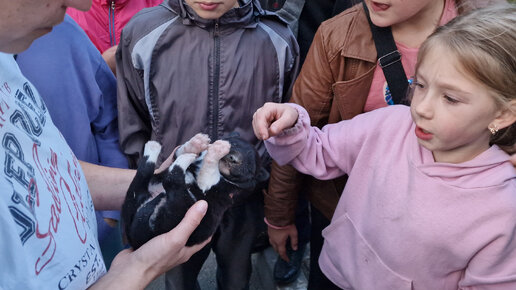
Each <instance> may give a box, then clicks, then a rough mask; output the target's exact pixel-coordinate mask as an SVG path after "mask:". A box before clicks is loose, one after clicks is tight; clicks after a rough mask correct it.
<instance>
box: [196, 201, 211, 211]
mask: <svg viewBox="0 0 516 290" xmlns="http://www.w3.org/2000/svg"><path fill="white" fill-rule="evenodd" d="M195 210H196V211H198V212H200V213H206V211H207V210H208V203H207V202H206V201H204V200H201V201H199V202H197V206H196V207H195Z"/></svg>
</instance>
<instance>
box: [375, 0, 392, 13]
mask: <svg viewBox="0 0 516 290" xmlns="http://www.w3.org/2000/svg"><path fill="white" fill-rule="evenodd" d="M389 7H390V5H388V4H383V3H378V2H371V8H372V9H373V10H374V11H375V12H379V11H385V10H387V9H389Z"/></svg>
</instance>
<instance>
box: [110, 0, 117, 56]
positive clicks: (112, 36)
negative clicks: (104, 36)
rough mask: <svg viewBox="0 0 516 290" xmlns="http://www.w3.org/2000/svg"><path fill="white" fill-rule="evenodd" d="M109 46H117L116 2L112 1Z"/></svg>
mask: <svg viewBox="0 0 516 290" xmlns="http://www.w3.org/2000/svg"><path fill="white" fill-rule="evenodd" d="M109 44H110V45H111V46H115V45H116V29H115V0H111V4H110V5H109Z"/></svg>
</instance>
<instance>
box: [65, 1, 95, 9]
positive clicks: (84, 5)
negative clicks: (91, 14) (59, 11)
mask: <svg viewBox="0 0 516 290" xmlns="http://www.w3.org/2000/svg"><path fill="white" fill-rule="evenodd" d="M64 5H65V6H66V7H72V8H75V9H77V10H80V11H88V10H90V7H91V0H64Z"/></svg>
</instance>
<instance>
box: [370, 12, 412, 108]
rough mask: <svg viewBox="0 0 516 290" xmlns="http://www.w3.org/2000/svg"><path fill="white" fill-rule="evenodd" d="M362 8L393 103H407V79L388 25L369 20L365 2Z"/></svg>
mask: <svg viewBox="0 0 516 290" xmlns="http://www.w3.org/2000/svg"><path fill="white" fill-rule="evenodd" d="M363 4H364V10H365V12H366V15H367V20H368V21H369V26H370V27H371V33H372V34H373V39H374V45H375V46H376V51H377V53H378V62H379V64H380V67H381V68H382V70H383V74H384V75H385V79H386V80H387V85H388V86H389V91H390V93H391V96H392V100H393V101H394V104H404V105H408V100H407V98H406V96H407V89H408V80H407V76H406V75H405V71H404V70H403V66H402V65H401V53H400V52H399V51H398V48H397V47H396V43H395V42H394V38H393V37H392V31H391V28H390V27H378V26H376V25H374V24H373V23H372V22H371V17H369V10H368V9H367V6H366V4H365V2H363Z"/></svg>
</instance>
